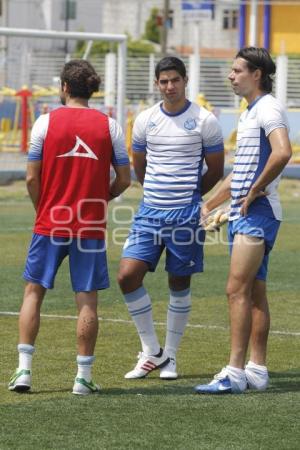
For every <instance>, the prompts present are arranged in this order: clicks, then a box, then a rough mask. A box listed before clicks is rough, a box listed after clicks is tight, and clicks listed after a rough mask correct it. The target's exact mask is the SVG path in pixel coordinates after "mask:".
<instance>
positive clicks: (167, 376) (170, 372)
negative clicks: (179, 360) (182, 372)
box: [159, 358, 178, 380]
mask: <svg viewBox="0 0 300 450" xmlns="http://www.w3.org/2000/svg"><path fill="white" fill-rule="evenodd" d="M159 376H160V378H161V379H162V380H176V379H177V378H178V373H177V371H176V359H175V358H170V361H169V362H168V364H166V365H165V366H164V367H162V368H161V369H160V375H159Z"/></svg>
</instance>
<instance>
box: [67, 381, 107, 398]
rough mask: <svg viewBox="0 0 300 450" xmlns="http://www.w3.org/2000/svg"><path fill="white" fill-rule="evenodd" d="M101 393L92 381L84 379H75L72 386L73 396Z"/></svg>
mask: <svg viewBox="0 0 300 450" xmlns="http://www.w3.org/2000/svg"><path fill="white" fill-rule="evenodd" d="M100 391H101V388H100V386H98V384H95V383H94V382H93V381H92V380H91V381H86V380H85V379H84V378H79V377H76V378H75V383H74V386H73V391H72V393H73V394H76V395H89V394H99V393H100Z"/></svg>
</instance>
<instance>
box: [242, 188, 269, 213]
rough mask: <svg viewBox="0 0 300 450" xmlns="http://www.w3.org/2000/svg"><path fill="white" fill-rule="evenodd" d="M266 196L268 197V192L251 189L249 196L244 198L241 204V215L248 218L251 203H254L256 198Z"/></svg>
mask: <svg viewBox="0 0 300 450" xmlns="http://www.w3.org/2000/svg"><path fill="white" fill-rule="evenodd" d="M266 195H268V194H267V193H266V192H263V191H256V190H255V189H250V191H249V192H248V195H247V196H246V197H243V198H242V199H241V200H240V202H239V203H240V204H241V211H240V213H241V215H242V216H246V215H247V214H248V208H249V206H250V205H251V203H253V202H254V200H255V199H256V198H258V197H265V196H266Z"/></svg>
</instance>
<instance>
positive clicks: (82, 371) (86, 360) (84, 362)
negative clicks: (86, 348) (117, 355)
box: [76, 355, 95, 381]
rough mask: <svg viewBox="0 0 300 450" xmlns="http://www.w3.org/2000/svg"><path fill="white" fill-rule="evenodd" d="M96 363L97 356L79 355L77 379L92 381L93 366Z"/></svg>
mask: <svg viewBox="0 0 300 450" xmlns="http://www.w3.org/2000/svg"><path fill="white" fill-rule="evenodd" d="M94 361H95V356H81V355H77V367H78V370H77V375H76V377H77V378H84V379H85V380H86V381H91V379H92V375H91V372H92V366H93V362H94Z"/></svg>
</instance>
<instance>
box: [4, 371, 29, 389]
mask: <svg viewBox="0 0 300 450" xmlns="http://www.w3.org/2000/svg"><path fill="white" fill-rule="evenodd" d="M30 388H31V371H30V370H28V369H21V370H19V369H17V370H16V371H15V373H14V374H13V376H12V377H11V379H10V380H9V383H8V389H9V390H10V391H16V392H26V391H29V390H30Z"/></svg>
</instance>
